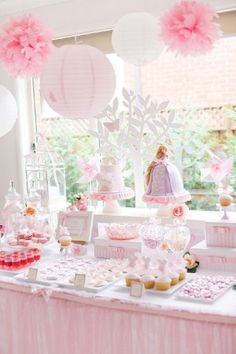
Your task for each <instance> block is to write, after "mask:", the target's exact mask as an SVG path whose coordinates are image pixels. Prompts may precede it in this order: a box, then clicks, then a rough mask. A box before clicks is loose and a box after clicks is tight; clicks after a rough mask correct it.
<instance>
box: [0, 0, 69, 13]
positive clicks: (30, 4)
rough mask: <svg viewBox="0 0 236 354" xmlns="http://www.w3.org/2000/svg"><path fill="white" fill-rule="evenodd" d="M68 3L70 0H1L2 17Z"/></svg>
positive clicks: (0, 10) (0, 11)
mask: <svg viewBox="0 0 236 354" xmlns="http://www.w3.org/2000/svg"><path fill="white" fill-rule="evenodd" d="M68 1H70V0H0V16H6V15H10V14H13V13H17V12H24V11H25V10H28V9H33V8H37V7H42V6H47V5H53V4H57V3H62V2H68Z"/></svg>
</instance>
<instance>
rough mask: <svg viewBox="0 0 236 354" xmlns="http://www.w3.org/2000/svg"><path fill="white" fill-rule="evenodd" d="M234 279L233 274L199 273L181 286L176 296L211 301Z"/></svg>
mask: <svg viewBox="0 0 236 354" xmlns="http://www.w3.org/2000/svg"><path fill="white" fill-rule="evenodd" d="M235 281H236V278H235V277H233V276H221V275H219V276H209V275H201V276H200V275H199V276H196V277H194V279H192V280H191V281H190V282H188V283H187V284H185V285H184V287H182V289H181V290H180V291H179V292H178V294H177V298H178V299H183V300H191V301H200V302H206V303H211V302H214V301H216V300H217V299H218V298H219V297H220V296H222V295H223V294H225V292H226V291H227V290H229V289H230V288H231V287H232V285H233V284H234V283H235Z"/></svg>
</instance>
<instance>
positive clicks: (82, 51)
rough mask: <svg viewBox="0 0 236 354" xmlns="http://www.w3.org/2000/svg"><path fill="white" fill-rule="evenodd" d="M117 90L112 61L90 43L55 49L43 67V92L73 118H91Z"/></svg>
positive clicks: (46, 98) (51, 104)
mask: <svg viewBox="0 0 236 354" xmlns="http://www.w3.org/2000/svg"><path fill="white" fill-rule="evenodd" d="M114 90H115V73H114V70H113V67H112V65H111V63H110V61H109V60H108V59H107V58H106V56H105V55H104V54H103V53H102V52H101V51H99V50H98V49H96V48H94V47H91V46H88V45H66V46H63V47H61V48H59V49H56V50H55V51H54V52H53V54H52V55H51V56H50V58H49V59H48V61H47V62H46V64H45V65H44V67H43V71H42V74H41V92H42V94H43V96H44V98H45V100H46V101H47V103H48V104H49V106H50V107H51V108H52V109H53V110H54V111H56V112H57V113H59V114H60V115H62V116H64V117H68V118H73V119H81V118H90V117H94V116H95V115H96V114H98V113H99V112H101V111H102V110H103V109H105V108H106V106H107V105H108V103H109V101H110V100H111V98H112V96H113V93H114Z"/></svg>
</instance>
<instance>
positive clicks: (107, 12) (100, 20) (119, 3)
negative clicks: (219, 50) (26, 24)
mask: <svg viewBox="0 0 236 354" xmlns="http://www.w3.org/2000/svg"><path fill="white" fill-rule="evenodd" d="M176 2H177V0H68V1H64V2H61V3H58V4H54V5H49V6H42V7H39V8H35V9H31V10H30V12H31V13H34V14H35V15H37V16H38V17H39V18H41V20H43V21H44V23H45V24H47V25H48V26H50V28H51V29H52V31H53V34H54V36H55V37H58V36H64V35H68V34H74V33H84V32H91V31H97V30H101V29H106V28H111V27H113V25H114V24H115V23H116V21H117V20H118V19H119V18H120V17H121V16H122V15H124V14H126V13H128V12H135V11H146V12H150V13H152V14H154V15H157V16H159V15H160V14H161V13H163V11H164V10H165V9H167V8H168V7H169V6H171V5H172V4H174V3H176ZM205 2H208V3H210V4H212V5H213V6H214V7H215V8H216V9H220V10H221V9H228V8H232V7H236V1H235V0H205ZM21 4H22V5H21V6H22V8H21V9H20V11H18V13H17V14H18V15H19V14H21V15H22V14H23V13H24V12H26V8H27V1H26V0H22V1H21ZM18 10H19V8H18ZM6 19H7V17H6V16H2V17H1V7H0V24H1V23H3V22H5V20H6Z"/></svg>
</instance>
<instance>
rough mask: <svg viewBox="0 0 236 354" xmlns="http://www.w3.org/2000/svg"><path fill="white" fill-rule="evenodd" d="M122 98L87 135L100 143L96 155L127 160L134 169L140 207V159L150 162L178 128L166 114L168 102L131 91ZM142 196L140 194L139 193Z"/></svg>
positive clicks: (105, 111) (168, 114) (141, 167)
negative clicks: (157, 100) (156, 100)
mask: <svg viewBox="0 0 236 354" xmlns="http://www.w3.org/2000/svg"><path fill="white" fill-rule="evenodd" d="M122 96H123V98H122V99H121V100H120V101H119V100H118V98H117V97H116V98H115V99H114V100H113V102H112V103H111V104H110V105H108V106H107V108H106V109H105V110H104V111H103V112H102V113H101V114H99V115H98V116H97V118H99V119H98V120H97V127H98V129H97V131H92V130H89V133H90V134H91V135H92V136H93V137H95V138H97V139H99V148H98V149H97V151H96V152H97V153H99V154H102V155H105V156H110V155H113V156H115V157H117V158H119V159H121V160H123V159H128V160H129V161H131V162H132V163H133V168H134V169H135V171H136V172H135V190H139V191H141V193H139V195H140V197H139V196H136V206H141V205H142V204H143V203H142V198H141V195H142V194H143V193H144V184H143V159H152V158H153V154H154V152H155V150H156V147H157V145H159V144H161V143H164V142H165V141H166V140H167V139H170V140H171V131H173V129H179V128H181V127H182V125H181V124H179V123H177V122H176V121H175V112H174V111H167V110H166V109H167V107H168V104H169V102H168V101H163V102H161V103H159V104H158V103H156V102H154V101H152V100H151V97H150V95H148V96H147V97H145V98H143V97H141V96H139V95H138V96H136V95H135V94H134V92H133V91H127V90H126V89H125V88H123V90H122ZM142 192H143V193H142Z"/></svg>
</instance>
